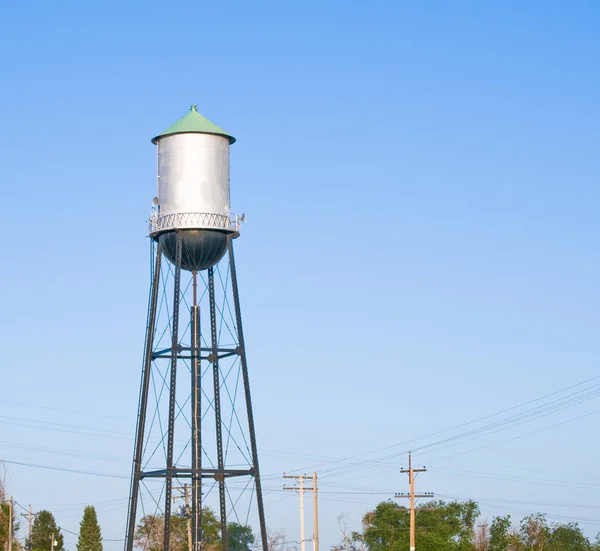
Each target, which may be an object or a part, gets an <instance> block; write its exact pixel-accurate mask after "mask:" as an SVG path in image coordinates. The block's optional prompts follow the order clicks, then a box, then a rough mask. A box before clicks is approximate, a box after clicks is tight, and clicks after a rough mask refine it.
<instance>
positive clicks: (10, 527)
mask: <svg viewBox="0 0 600 551" xmlns="http://www.w3.org/2000/svg"><path fill="white" fill-rule="evenodd" d="M8 511H9V513H8V551H12V545H13V514H14V511H15V504H14V502H13V498H12V496H10V500H9V502H8Z"/></svg>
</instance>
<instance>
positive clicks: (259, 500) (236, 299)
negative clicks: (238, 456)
mask: <svg viewBox="0 0 600 551" xmlns="http://www.w3.org/2000/svg"><path fill="white" fill-rule="evenodd" d="M227 250H228V252H229V268H230V272H231V290H232V292H233V303H234V306H235V321H236V324H237V334H238V344H239V347H240V361H241V363H242V377H243V379H244V392H245V395H246V412H247V414H248V425H249V429H250V446H251V448H252V468H253V469H254V481H255V484H256V504H257V506H258V520H259V523H260V537H261V540H262V549H263V551H268V541H267V524H266V522H265V507H264V503H263V495H262V486H261V482H260V470H259V468H258V447H257V445H256V432H255V430H254V414H253V413H252V398H251V396H250V379H249V377H248V363H247V362H246V346H245V344H244V331H243V328H242V312H241V309H240V296H239V292H238V283H237V274H236V272H235V258H234V256H233V243H232V242H231V239H229V240H228V244H227Z"/></svg>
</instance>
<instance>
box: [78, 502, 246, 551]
mask: <svg viewBox="0 0 600 551" xmlns="http://www.w3.org/2000/svg"><path fill="white" fill-rule="evenodd" d="M227 529H228V534H227V540H228V545H229V549H230V550H231V551H250V550H251V548H252V545H253V544H254V534H253V533H252V529H251V528H250V527H249V526H243V525H240V524H237V523H235V522H230V523H228V524H227ZM163 540H164V517H163V516H154V515H148V516H145V517H143V518H142V520H141V521H140V523H139V524H138V526H137V528H136V531H135V545H136V547H138V548H140V549H144V550H145V551H162V549H163ZM170 548H171V551H189V545H188V519H187V518H186V517H180V516H172V517H171V542H170ZM220 548H221V524H220V521H219V519H218V518H217V515H216V514H215V512H214V511H213V510H212V509H210V508H209V507H204V508H203V509H202V549H204V550H206V551H218V550H219V549H220ZM78 551H82V550H79V549H78Z"/></svg>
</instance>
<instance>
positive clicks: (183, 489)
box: [173, 484, 192, 551]
mask: <svg viewBox="0 0 600 551" xmlns="http://www.w3.org/2000/svg"><path fill="white" fill-rule="evenodd" d="M173 490H176V491H179V492H181V494H180V496H179V497H183V499H184V501H185V518H186V519H187V537H188V549H189V550H190V551H192V512H191V510H190V492H189V490H190V486H189V484H184V485H183V486H177V487H176V488H173ZM175 499H176V497H174V498H173V500H175Z"/></svg>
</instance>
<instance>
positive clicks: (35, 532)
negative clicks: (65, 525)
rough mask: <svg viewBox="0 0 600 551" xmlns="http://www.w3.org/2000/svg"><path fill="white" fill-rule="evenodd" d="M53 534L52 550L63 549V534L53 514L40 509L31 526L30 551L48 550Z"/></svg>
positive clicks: (61, 550) (60, 550)
mask: <svg viewBox="0 0 600 551" xmlns="http://www.w3.org/2000/svg"><path fill="white" fill-rule="evenodd" d="M53 534H54V542H55V545H54V551H64V549H65V547H64V542H63V535H62V533H61V531H60V528H59V527H58V526H57V525H56V520H55V519H54V515H53V514H52V513H51V512H50V511H40V512H39V513H38V514H37V515H36V517H35V520H34V521H33V525H32V527H31V549H32V551H48V550H49V549H51V547H52V535H53Z"/></svg>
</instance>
